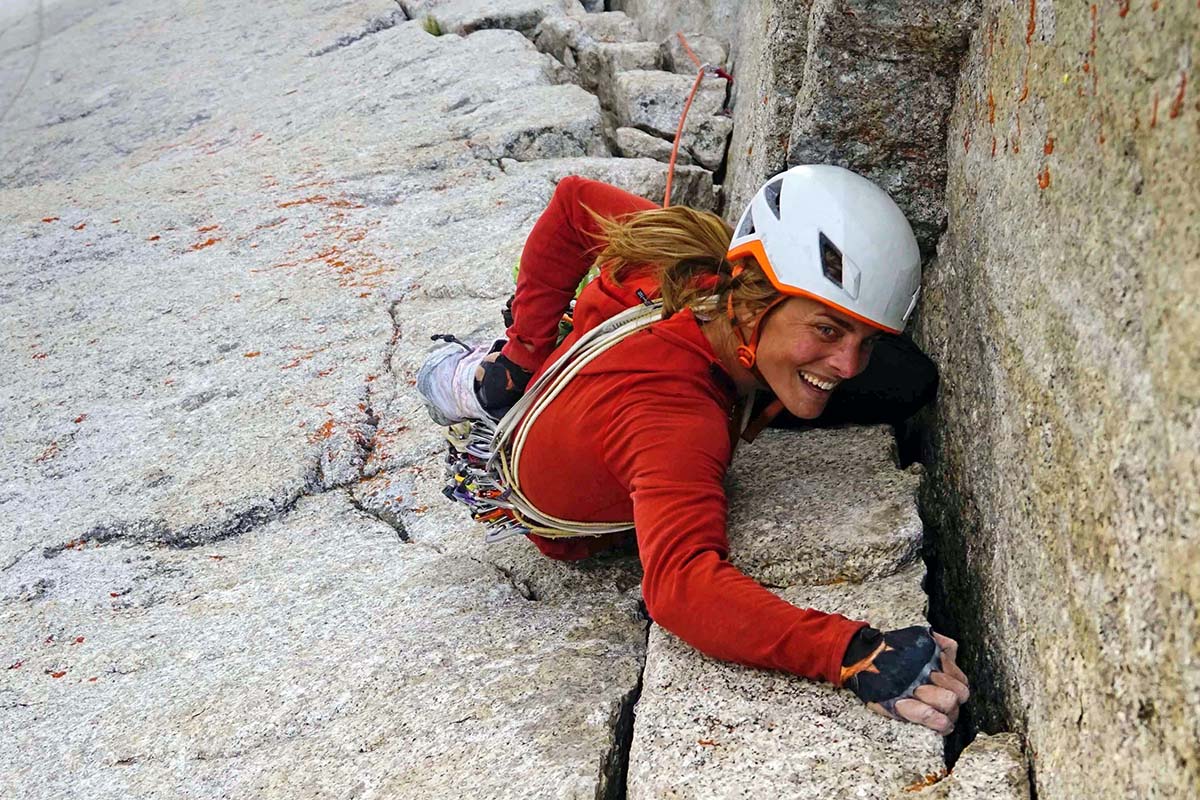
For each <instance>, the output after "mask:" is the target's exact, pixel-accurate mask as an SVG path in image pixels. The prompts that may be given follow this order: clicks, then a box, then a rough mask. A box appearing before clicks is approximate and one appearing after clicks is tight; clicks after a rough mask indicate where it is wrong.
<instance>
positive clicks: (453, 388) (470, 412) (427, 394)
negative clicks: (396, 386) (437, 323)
mask: <svg viewBox="0 0 1200 800" xmlns="http://www.w3.org/2000/svg"><path fill="white" fill-rule="evenodd" d="M433 338H434V339H445V340H446V343H445V344H443V345H441V346H440V347H436V348H434V349H433V350H432V351H431V352H430V353H429V355H428V356H427V357H426V358H425V363H424V364H422V365H421V369H420V370H418V371H417V392H418V393H420V395H421V398H422V399H423V400H424V401H425V408H426V409H428V411H429V416H430V417H432V418H433V421H434V422H436V423H437V424H438V425H453V424H455V423H456V422H462V421H463V420H468V419H475V420H479V419H494V418H493V417H492V416H491V415H490V414H488V413H487V411H485V410H484V408H483V406H482V405H481V404H480V402H479V396H478V395H477V394H476V393H475V371H476V370H477V369H478V368H479V365H480V364H481V363H482V362H483V359H484V358H486V357H487V356H488V348H487V347H486V346H481V347H471V346H469V345H466V344H463V343H462V342H460V341H458V340H457V339H455V338H454V337H452V336H450V337H447V336H442V335H438V336H435V337H433Z"/></svg>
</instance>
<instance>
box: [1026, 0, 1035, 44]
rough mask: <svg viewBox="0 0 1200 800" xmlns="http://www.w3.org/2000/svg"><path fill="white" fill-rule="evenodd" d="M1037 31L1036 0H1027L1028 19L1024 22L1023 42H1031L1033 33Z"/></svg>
mask: <svg viewBox="0 0 1200 800" xmlns="http://www.w3.org/2000/svg"><path fill="white" fill-rule="evenodd" d="M1035 31H1037V0H1029V21H1028V22H1027V23H1026V24H1025V44H1032V43H1033V34H1034V32H1035Z"/></svg>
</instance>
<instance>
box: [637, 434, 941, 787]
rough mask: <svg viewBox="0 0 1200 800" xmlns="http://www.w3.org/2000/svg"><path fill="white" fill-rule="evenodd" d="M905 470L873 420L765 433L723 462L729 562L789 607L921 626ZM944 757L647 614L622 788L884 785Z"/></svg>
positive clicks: (843, 701) (857, 708) (927, 734)
mask: <svg viewBox="0 0 1200 800" xmlns="http://www.w3.org/2000/svg"><path fill="white" fill-rule="evenodd" d="M916 482H917V477H916V476H915V475H914V474H912V473H909V472H905V471H902V470H900V469H899V468H898V467H897V466H896V464H895V460H894V440H893V438H892V434H891V431H890V430H889V429H887V428H884V427H874V428H847V429H839V430H810V431H805V432H803V433H798V432H796V431H769V432H767V433H764V434H763V435H761V436H760V437H759V438H758V439H756V440H755V442H754V443H753V444H752V445H744V446H743V447H742V448H740V449H739V451H738V453H737V456H736V458H735V459H734V463H733V465H732V467H731V468H730V476H729V484H728V495H729V498H730V514H729V540H730V560H731V561H733V563H735V564H736V565H737V566H738V567H740V568H741V569H742V570H743V571H744V572H745V573H746V574H748V575H750V576H752V577H754V578H755V579H757V580H759V581H760V582H763V583H764V584H766V585H768V586H770V587H773V590H774V591H776V593H777V594H779V595H780V596H781V597H783V598H784V599H785V600H787V601H788V602H790V603H792V604H793V605H797V606H800V607H802V608H814V609H817V610H820V611H825V612H829V613H838V614H842V615H844V616H847V617H849V618H851V619H861V620H866V621H868V622H870V623H871V624H872V625H875V626H876V627H879V628H881V629H889V628H898V627H906V626H908V625H919V624H927V623H926V621H925V620H926V607H925V605H926V596H925V593H924V591H923V589H922V581H923V579H924V575H925V567H924V565H923V564H922V563H921V562H920V560H919V559H918V558H916V547H917V546H918V545H919V543H920V538H921V522H920V518H919V517H918V516H917V509H916V493H915V489H916ZM942 766H943V760H942V740H941V737H939V736H938V735H937V734H935V733H934V732H932V731H929V730H927V729H924V728H920V727H917V726H914V725H909V724H905V723H900V722H895V721H890V720H883V719H881V718H880V717H878V716H876V715H875V714H873V713H872V712H870V711H868V710H867V709H866V707H865V706H863V705H862V703H861V702H860V701H859V700H858V699H857V698H856V697H855V696H854V695H852V694H851V693H849V692H845V691H841V690H838V689H834V688H833V687H831V686H828V685H823V684H822V685H818V684H815V683H812V682H810V681H806V680H804V679H802V678H798V677H795V676H790V675H785V674H781V673H775V672H768V671H763V670H753V669H748V668H745V667H741V666H738V665H735V664H730V663H724V662H718V661H715V660H713V659H710V658H707V657H706V656H703V655H701V654H700V653H699V652H697V651H695V650H694V649H692V648H690V647H688V646H687V645H685V644H684V643H682V642H680V641H679V640H678V639H677V638H675V637H674V636H673V635H671V634H670V633H668V632H666V631H664V630H663V629H661V628H660V627H658V626H657V625H653V626H652V627H651V634H650V645H649V651H648V653H647V659H646V671H645V675H644V678H643V684H642V694H641V698H640V700H639V701H638V705H637V708H636V710H635V725H634V740H633V745H632V749H631V754H630V766H629V796H630V797H631V798H658V797H675V798H692V797H695V798H702V797H703V798H733V797H767V796H770V797H788V798H825V797H868V798H888V797H891V796H892V793H893V792H897V791H900V790H901V789H903V788H905V787H908V786H911V785H913V784H914V783H917V782H918V781H920V780H922V778H923V777H924V776H925V775H928V774H930V773H936V772H938V771H939V770H940V769H941V768H942Z"/></svg>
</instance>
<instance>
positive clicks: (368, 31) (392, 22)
mask: <svg viewBox="0 0 1200 800" xmlns="http://www.w3.org/2000/svg"><path fill="white" fill-rule="evenodd" d="M397 5H399V4H397ZM401 22H408V15H407V14H405V13H404V7H403V6H400V7H399V8H397V9H396V10H395V11H393V12H392V13H391V14H388V15H387V16H384V17H375V18H374V19H372V20H369V21H368V22H367V24H366V27H364V28H363V29H362V30H361V31H359V32H358V33H348V34H346V35H345V36H340V37H338V39H337V40H335V41H334V42H333V44H329V45H326V46H325V47H322V48H321V49H320V50H313V51H311V52H310V53H309V54H308V56H309V58H316V57H317V56H323V55H326V54H327V53H332V52H333V51H334V50H341V49H342V48H343V47H349V46H350V45H352V44H354V43H355V42H358V41H362V40H363V39H365V38H367V37H368V36H371V35H372V34H376V33H379V32H381V31H386V30H388V29H389V28H394V27H396V26H397V25H399V24H400V23H401Z"/></svg>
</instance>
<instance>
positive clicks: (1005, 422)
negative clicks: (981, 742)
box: [917, 0, 1200, 798]
mask: <svg viewBox="0 0 1200 800" xmlns="http://www.w3.org/2000/svg"><path fill="white" fill-rule="evenodd" d="M1198 15H1200V10H1198V9H1197V8H1196V6H1195V4H1191V3H1184V4H1179V3H1174V4H1172V3H1162V4H1150V3H1135V4H1106V3H1100V4H1096V5H1093V6H1090V7H1089V6H1088V5H1086V4H1083V5H1074V4H1066V3H1037V4H1036V5H1035V4H1032V3H1021V4H1017V5H1012V4H1009V3H1001V2H992V1H991V0H989V1H988V2H985V3H984V4H983V15H982V21H981V23H980V26H979V28H978V30H977V31H976V32H975V34H974V36H973V38H972V40H971V45H970V49H969V52H968V55H967V58H966V60H965V62H964V66H963V73H962V77H961V79H960V82H959V88H958V93H957V96H956V97H955V100H954V110H953V114H952V116H951V123H950V136H949V140H948V142H949V144H948V147H949V180H948V183H947V188H946V200H947V205H948V210H949V228H948V230H947V232H946V235H945V237H944V238H943V239H942V241H941V243H940V246H939V257H938V259H937V260H936V261H935V262H934V264H933V265H932V267H931V268H930V269H928V270H927V275H926V282H925V293H924V300H923V302H922V306H921V311H920V321H919V325H918V329H917V338H918V341H919V342H920V343H921V344H922V345H923V346H924V347H925V348H926V350H927V352H929V353H930V355H931V356H932V357H933V358H934V360H935V361H936V362H937V363H938V365H939V367H940V369H941V376H942V385H941V391H940V394H939V398H938V402H937V406H936V409H935V412H934V413H933V414H932V415H931V416H930V418H929V419H928V438H927V442H926V445H927V451H926V454H925V457H926V460H927V463H928V464H929V467H930V479H929V480H928V481H927V484H926V489H925V506H926V508H927V509H928V510H929V512H930V514H931V520H930V521H931V523H932V529H933V531H934V532H935V533H936V535H937V549H938V561H939V563H941V564H942V565H944V569H945V574H944V575H943V576H942V578H943V580H942V583H943V585H944V586H945V592H946V596H947V602H946V603H945V605H946V607H947V608H948V609H950V611H951V613H952V615H953V618H954V623H955V624H956V625H957V626H958V627H959V631H960V638H961V639H962V645H963V650H962V653H963V659H964V661H965V662H966V664H967V666H968V668H969V669H970V670H971V671H972V674H973V675H975V676H976V681H977V686H978V687H979V688H978V690H977V692H976V694H975V696H974V698H973V700H972V703H973V704H974V712H975V713H976V714H977V715H978V716H977V719H978V721H979V724H980V725H981V726H982V727H983V728H985V729H987V730H996V729H1003V728H1009V729H1011V730H1016V731H1018V732H1021V733H1023V734H1025V736H1026V739H1027V742H1028V745H1029V748H1028V749H1029V752H1030V754H1031V761H1032V765H1033V774H1034V776H1035V780H1036V783H1037V787H1036V788H1037V794H1038V796H1039V797H1042V798H1070V797H1081V796H1106V797H1149V796H1158V797H1188V796H1193V795H1195V793H1196V787H1197V785H1200V760H1198V759H1197V757H1196V739H1197V732H1198V731H1200V705H1198V704H1197V702H1196V699H1197V697H1200V645H1197V642H1198V641H1200V639H1198V638H1197V633H1198V631H1200V620H1198V617H1197V611H1196V609H1197V607H1200V582H1198V577H1197V576H1200V550H1198V548H1197V546H1196V542H1195V531H1196V530H1197V529H1198V522H1200V469H1198V467H1197V464H1198V461H1197V456H1196V451H1197V448H1196V442H1198V441H1200V421H1198V419H1197V416H1196V408H1197V401H1198V398H1200V345H1198V344H1197V343H1198V342H1200V312H1198V311H1197V305H1196V303H1195V296H1196V294H1197V292H1198V291H1200V236H1198V235H1197V229H1196V220H1197V219H1200V189H1198V188H1197V187H1200V162H1198V161H1197V159H1196V158H1195V153H1196V152H1197V150H1198V149H1200V130H1198V128H1197V122H1198V120H1200V108H1198V107H1197V105H1196V95H1195V92H1194V88H1195V87H1196V86H1197V85H1200V78H1198V76H1197V74H1196V69H1195V63H1196V62H1195V45H1196V42H1195V36H1194V31H1195V29H1196V24H1197V20H1198V19H1200V16H1198ZM1189 53H1190V54H1191V55H1190V56H1189V55H1188V54H1189ZM1049 642H1053V645H1052V646H1051V645H1048V643H1049ZM1099 765H1102V768H1101V767H1099Z"/></svg>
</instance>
